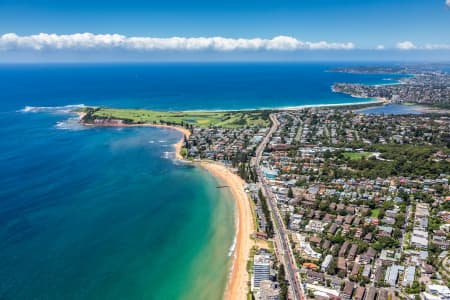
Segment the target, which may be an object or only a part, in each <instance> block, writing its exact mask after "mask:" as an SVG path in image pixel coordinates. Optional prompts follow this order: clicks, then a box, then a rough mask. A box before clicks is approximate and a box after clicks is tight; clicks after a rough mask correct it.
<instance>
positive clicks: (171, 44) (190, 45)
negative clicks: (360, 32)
mask: <svg viewBox="0 0 450 300" xmlns="http://www.w3.org/2000/svg"><path fill="white" fill-rule="evenodd" d="M354 48H355V45H354V44H353V43H330V42H325V41H320V42H304V41H300V40H297V39H295V38H293V37H290V36H277V37H274V38H272V39H262V38H253V39H244V38H237V39H234V38H224V37H195V38H186V37H171V38H153V37H127V36H124V35H120V34H92V33H76V34H69V35H57V34H47V33H40V34H37V35H28V36H19V35H17V34H15V33H7V34H3V35H1V36H0V50H15V49H25V50H35V51H41V50H46V49H49V50H64V49H68V50H96V49H124V50H131V51H133V50H134V51H164V50H174V51H182V50H188V51H201V50H213V51H236V50H241V51H248V50H250V51H258V50H273V51H294V50H320V49H330V50H350V49H354Z"/></svg>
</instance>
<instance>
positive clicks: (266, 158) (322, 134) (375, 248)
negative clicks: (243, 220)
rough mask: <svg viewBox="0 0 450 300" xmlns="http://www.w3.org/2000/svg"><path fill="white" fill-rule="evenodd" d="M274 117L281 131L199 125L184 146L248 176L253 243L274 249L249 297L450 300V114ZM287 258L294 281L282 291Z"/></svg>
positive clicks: (255, 273)
mask: <svg viewBox="0 0 450 300" xmlns="http://www.w3.org/2000/svg"><path fill="white" fill-rule="evenodd" d="M272 117H275V118H276V121H277V122H278V126H276V128H274V127H272V128H271V129H269V128H259V127H247V128H244V129H221V128H214V127H211V128H195V129H194V130H193V134H192V135H191V136H190V137H189V139H188V140H186V148H187V149H188V157H190V158H191V159H205V158H206V159H211V160H218V161H221V162H223V163H225V164H227V165H228V166H229V167H230V168H231V169H232V170H234V171H235V172H236V173H238V174H239V175H240V176H241V177H242V178H244V179H246V181H247V184H246V191H247V192H248V194H249V197H250V199H252V200H253V201H252V202H253V204H254V213H255V219H256V223H257V231H256V232H255V239H256V240H263V241H267V242H268V243H270V245H271V246H270V247H268V248H270V249H259V250H258V251H263V253H265V254H264V255H263V257H264V261H265V262H264V263H263V264H262V263H261V261H262V256H261V253H259V254H258V253H256V252H255V255H254V256H253V261H252V264H253V268H252V270H251V273H252V281H251V283H250V284H251V290H252V292H253V293H252V297H254V298H255V299H288V298H289V297H290V298H292V299H294V298H295V297H294V295H295V293H298V294H300V295H303V296H301V297H304V298H307V299H361V300H365V299H369V300H370V299H419V298H420V299H450V298H449V296H450V291H449V289H448V285H449V283H450V282H449V280H450V273H449V270H450V268H449V264H448V261H447V250H448V249H449V247H450V243H449V239H448V238H449V230H450V193H449V179H450V153H449V151H448V145H449V143H450V119H449V118H448V116H445V115H430V114H424V115H401V116H389V115H376V116H375V115H367V114H363V113H360V112H358V111H356V112H355V111H351V110H345V109H342V110H330V109H326V108H321V109H304V110H300V111H284V112H278V113H273V114H272ZM267 137H269V138H268V140H267V144H266V145H265V147H263V148H264V149H261V154H260V159H259V161H258V160H257V161H256V166H252V163H253V164H255V161H252V158H253V157H255V156H256V157H258V154H259V153H258V150H259V148H260V147H261V146H260V145H261V142H262V141H263V140H264V139H267ZM262 143H263V144H264V142H262ZM257 170H260V171H261V175H262V177H263V179H258V171H257ZM262 187H267V188H268V190H267V191H265V190H264V189H263V188H262ZM271 201H273V203H274V204H275V205H276V208H275V207H271V205H272V202H271ZM274 209H275V210H276V211H274ZM278 214H279V216H280V219H281V220H282V223H283V224H282V225H277V224H276V220H277V217H276V216H278ZM280 227H281V229H280ZM282 229H284V230H285V233H286V236H287V237H286V239H287V240H288V244H289V245H288V246H287V248H285V247H283V241H282V240H280V239H279V238H278V237H277V234H276V232H278V231H277V230H282ZM274 232H275V234H274ZM283 249H284V250H283ZM286 251H287V252H291V253H292V256H293V262H288V261H286V258H285V256H283V253H284V254H286ZM283 260H285V265H290V264H292V266H291V267H290V268H291V270H290V269H289V268H287V269H286V275H289V273H290V272H292V273H294V275H293V276H295V278H296V279H294V280H290V281H289V282H290V285H289V288H288V291H287V295H286V296H284V295H283V296H281V295H280V294H282V293H283V292H282V289H283V288H282V287H281V286H282V284H280V281H282V280H287V279H288V278H287V277H286V279H285V277H284V274H283V277H282V278H280V276H279V274H278V273H279V269H280V267H279V266H280V265H281V264H282V261H283ZM262 266H263V267H262ZM262 270H263V271H262ZM283 273H284V271H283ZM261 274H263V275H261ZM261 276H262V277H261ZM259 278H261V279H259ZM292 282H297V283H298V291H297V292H296V291H295V290H294V289H293V287H292V286H293V284H292Z"/></svg>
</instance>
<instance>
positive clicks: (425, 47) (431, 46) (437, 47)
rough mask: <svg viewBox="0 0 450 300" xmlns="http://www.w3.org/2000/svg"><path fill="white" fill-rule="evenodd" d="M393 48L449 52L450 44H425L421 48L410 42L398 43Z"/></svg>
mask: <svg viewBox="0 0 450 300" xmlns="http://www.w3.org/2000/svg"><path fill="white" fill-rule="evenodd" d="M448 1H450V0H448ZM395 47H396V48H397V49H399V50H414V49H416V50H450V44H425V45H423V46H416V45H415V44H414V43H413V42H410V41H404V42H399V43H397V45H396V46H395Z"/></svg>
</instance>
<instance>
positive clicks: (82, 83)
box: [0, 63, 393, 300]
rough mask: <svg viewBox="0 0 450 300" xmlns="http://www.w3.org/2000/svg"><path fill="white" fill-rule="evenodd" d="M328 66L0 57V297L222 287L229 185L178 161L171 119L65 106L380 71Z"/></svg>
mask: <svg viewBox="0 0 450 300" xmlns="http://www.w3.org/2000/svg"><path fill="white" fill-rule="evenodd" d="M337 66H340V65H339V64H322V63H317V64H268V63H265V64H238V63H236V64H97V65H96V64H89V65H73V64H48V65H45V64H43V65H41V64H39V65H0V79H1V80H0V91H1V94H0V103H1V107H0V115H1V118H0V133H1V136H2V140H1V142H0V143H1V147H0V149H1V150H0V172H1V173H0V185H1V186H2V187H4V188H3V189H2V190H0V224H1V227H0V240H1V248H0V254H1V257H2V258H3V261H2V263H3V266H2V268H1V269H0V298H2V299H19V300H20V299H217V298H220V297H221V296H222V295H223V292H224V290H225V286H226V279H227V276H228V272H229V270H230V267H231V261H232V253H230V249H232V247H233V241H234V236H235V221H236V220H235V204H234V201H233V199H232V196H231V193H230V192H229V191H228V190H227V189H217V188H216V186H217V185H218V184H220V183H219V182H218V181H217V179H215V178H214V177H212V176H211V175H210V174H209V173H208V172H207V171H206V170H203V169H202V168H199V167H195V166H189V165H184V164H180V163H177V162H176V161H175V160H174V153H173V152H174V148H173V144H175V143H176V142H177V141H178V140H179V139H180V138H181V134H180V133H179V132H176V131H173V130H169V129H161V128H140V127H133V128H85V127H83V126H81V125H80V124H79V123H78V118H77V116H76V115H74V114H72V113H70V110H72V109H73V108H76V107H79V106H80V105H81V106H108V107H121V108H146V109H156V110H173V111H182V110H241V109H260V108H277V107H297V106H302V105H337V104H341V103H358V102H364V101H370V99H367V100H365V99H360V98H353V97H351V96H348V95H344V94H337V93H333V92H332V91H331V86H332V84H333V83H335V82H355V83H365V84H382V83H386V75H383V74H370V75H363V74H347V73H332V72H326V71H327V70H328V69H330V68H332V67H337ZM389 78H393V76H392V75H389Z"/></svg>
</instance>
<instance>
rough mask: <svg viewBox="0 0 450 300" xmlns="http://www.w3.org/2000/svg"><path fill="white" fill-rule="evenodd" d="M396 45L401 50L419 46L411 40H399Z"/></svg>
mask: <svg viewBox="0 0 450 300" xmlns="http://www.w3.org/2000/svg"><path fill="white" fill-rule="evenodd" d="M395 47H396V48H397V49H400V50H412V49H416V48H417V47H416V45H414V44H413V43H412V42H410V41H404V42H399V43H397V45H396V46H395Z"/></svg>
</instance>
